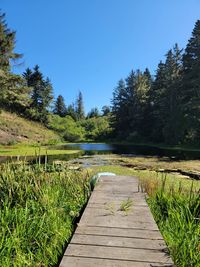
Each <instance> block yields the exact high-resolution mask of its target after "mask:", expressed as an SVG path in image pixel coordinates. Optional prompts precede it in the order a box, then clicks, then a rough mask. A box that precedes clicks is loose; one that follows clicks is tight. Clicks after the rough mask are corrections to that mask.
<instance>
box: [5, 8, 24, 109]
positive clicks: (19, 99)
mask: <svg viewBox="0 0 200 267" xmlns="http://www.w3.org/2000/svg"><path fill="white" fill-rule="evenodd" d="M15 35H16V33H15V32H14V31H11V30H10V29H9V28H8V26H7V24H6V20H5V14H2V13H1V12H0V106H1V107H2V108H4V109H8V110H11V111H15V112H19V113H20V114H21V112H23V111H24V109H25V108H26V106H27V105H28V104H29V101H28V88H27V87H26V86H25V84H24V81H23V79H22V78H21V77H20V76H19V75H15V74H13V73H11V71H10V69H11V61H15V60H17V59H19V58H21V57H22V55H21V54H18V53H15V52H14V48H15Z"/></svg>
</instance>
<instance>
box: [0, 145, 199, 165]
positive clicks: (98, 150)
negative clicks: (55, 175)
mask: <svg viewBox="0 0 200 267" xmlns="http://www.w3.org/2000/svg"><path fill="white" fill-rule="evenodd" d="M48 149H59V150H80V151H79V152H78V153H75V154H66V155H64V154H62V153H61V154H60V155H48V162H49V163H51V162H53V161H54V160H61V161H68V160H71V159H75V158H79V157H82V156H83V155H98V154H118V155H126V156H138V155H141V156H158V157H169V158H171V160H193V159H200V151H188V150H179V149H176V150H173V149H167V148H158V147H153V146H144V145H128V144H126V145H124V144H123V145H122V144H105V143H75V144H64V145H53V146H49V147H48ZM17 159H20V160H26V161H29V162H35V161H36V157H35V156H30V157H27V156H26V157H23V156H21V157H19V156H18V157H4V156H0V163H2V162H5V161H10V160H11V161H13V160H17ZM40 160H41V163H42V162H44V161H45V156H41V157H40Z"/></svg>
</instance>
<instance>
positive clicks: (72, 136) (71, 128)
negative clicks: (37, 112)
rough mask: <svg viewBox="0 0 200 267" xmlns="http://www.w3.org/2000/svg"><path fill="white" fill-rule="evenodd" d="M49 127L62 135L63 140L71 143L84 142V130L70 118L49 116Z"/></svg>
mask: <svg viewBox="0 0 200 267" xmlns="http://www.w3.org/2000/svg"><path fill="white" fill-rule="evenodd" d="M48 127H49V128H51V129H53V130H55V131H57V132H58V133H60V135H61V136H62V137H63V139H64V140H67V141H69V142H75V141H76V142H78V141H82V140H84V136H85V131H84V128H83V127H81V125H78V123H77V122H75V121H74V120H73V119H72V117H70V116H66V117H64V118H61V117H60V116H58V115H49V116H48Z"/></svg>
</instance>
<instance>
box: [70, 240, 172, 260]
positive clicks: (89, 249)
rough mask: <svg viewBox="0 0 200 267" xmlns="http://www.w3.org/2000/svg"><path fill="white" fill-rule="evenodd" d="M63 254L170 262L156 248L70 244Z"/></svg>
mask: <svg viewBox="0 0 200 267" xmlns="http://www.w3.org/2000/svg"><path fill="white" fill-rule="evenodd" d="M65 256H77V257H91V258H100V259H115V260H128V261H138V262H155V263H170V264H171V263H172V261H171V259H170V258H169V257H168V256H166V255H165V253H163V252H160V251H156V250H146V249H134V248H122V247H120V248H118V247H114V248H113V247H103V246H93V245H74V244H70V245H69V246H68V249H67V251H66V253H65Z"/></svg>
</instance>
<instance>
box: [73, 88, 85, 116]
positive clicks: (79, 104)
mask: <svg viewBox="0 0 200 267" xmlns="http://www.w3.org/2000/svg"><path fill="white" fill-rule="evenodd" d="M75 111H76V115H77V120H82V119H84V118H85V112H84V104H83V95H82V93H81V92H79V94H78V97H77V100H76V109H75Z"/></svg>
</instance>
